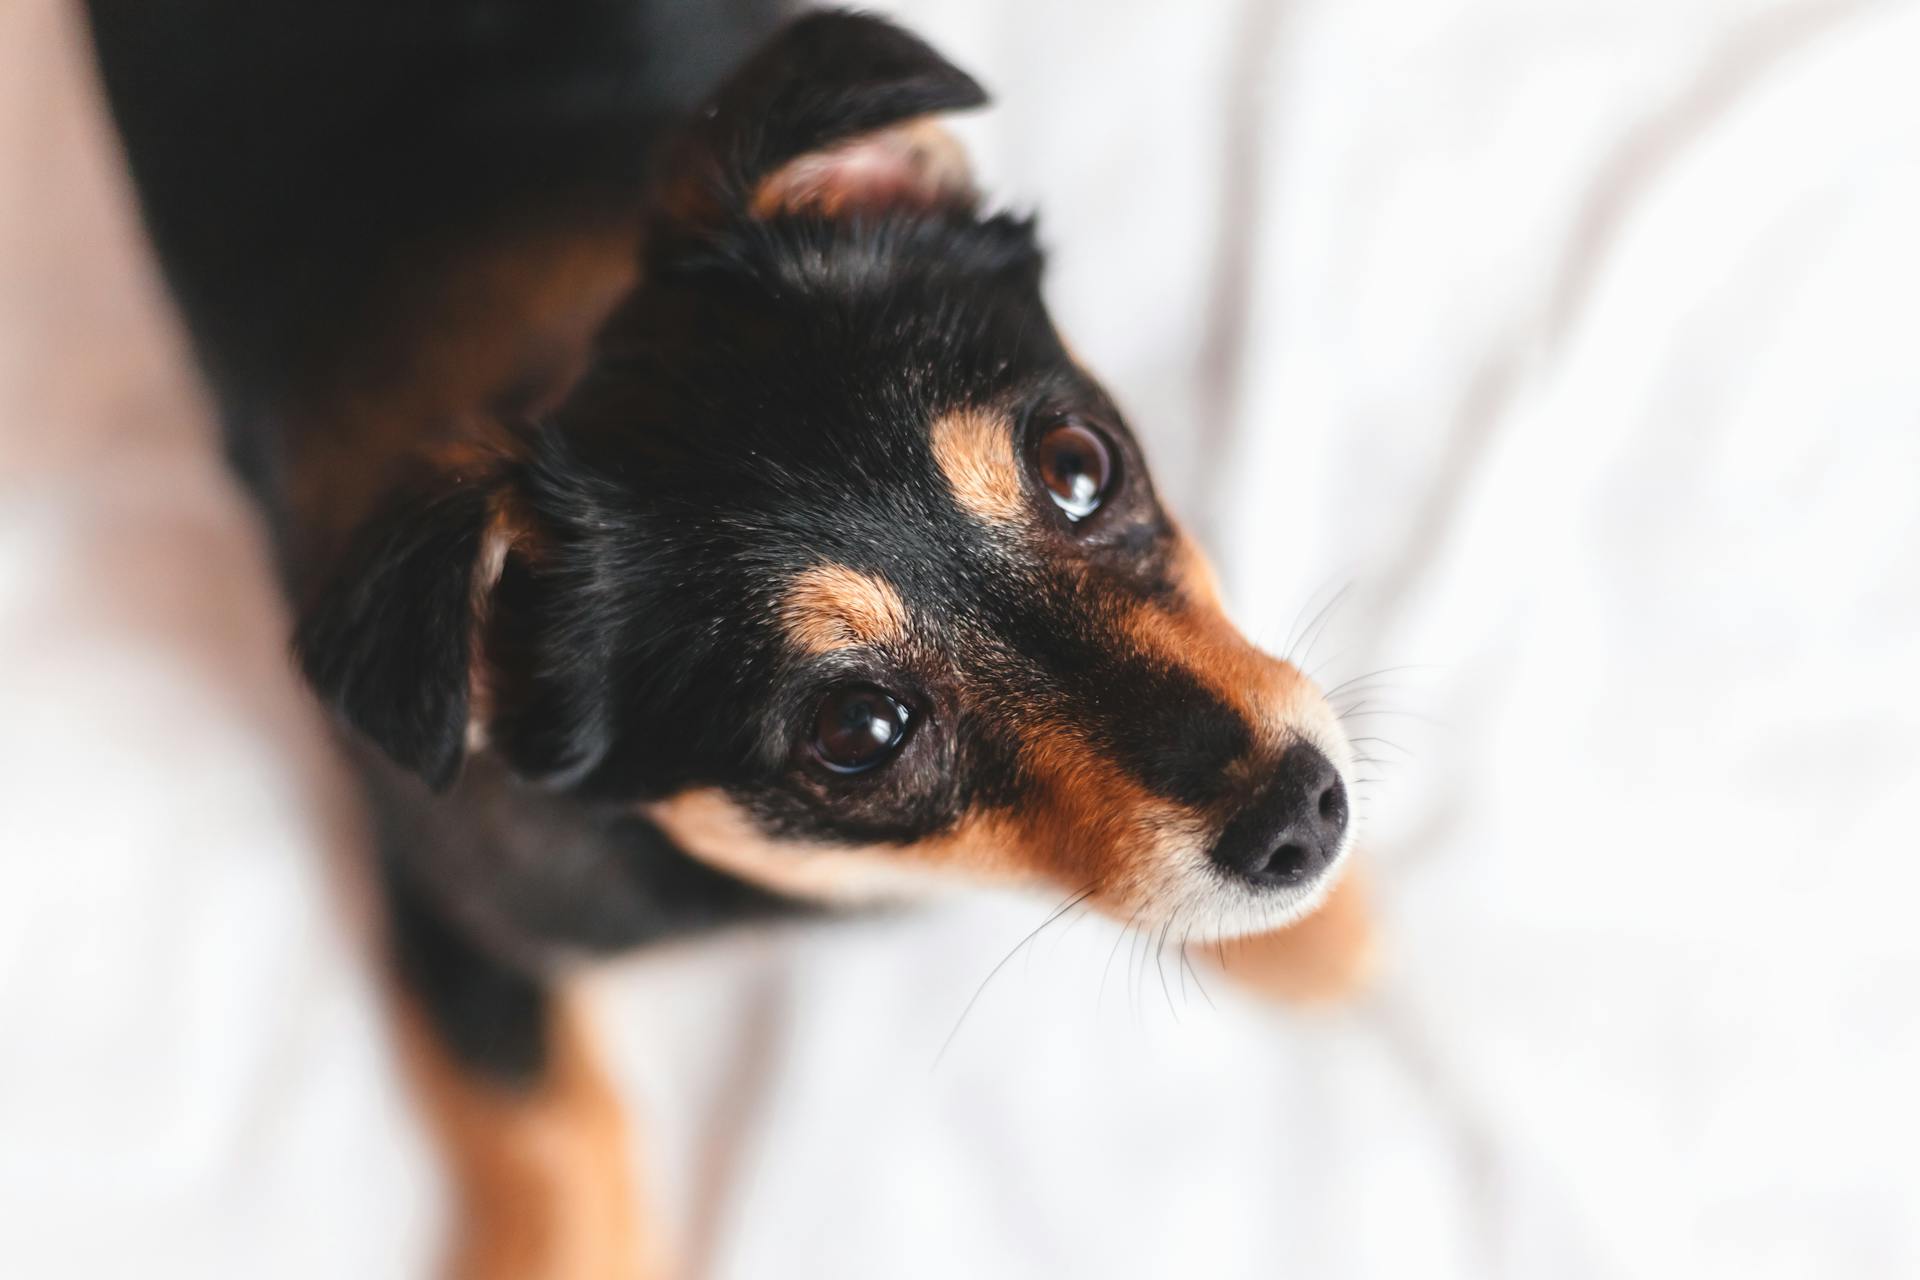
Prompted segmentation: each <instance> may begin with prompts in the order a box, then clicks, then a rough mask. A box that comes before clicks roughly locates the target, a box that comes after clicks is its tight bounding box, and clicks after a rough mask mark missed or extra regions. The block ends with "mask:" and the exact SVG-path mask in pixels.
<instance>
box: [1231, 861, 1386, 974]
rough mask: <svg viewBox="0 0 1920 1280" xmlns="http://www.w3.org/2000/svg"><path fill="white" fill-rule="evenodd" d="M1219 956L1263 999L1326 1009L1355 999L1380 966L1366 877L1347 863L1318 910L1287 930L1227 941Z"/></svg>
mask: <svg viewBox="0 0 1920 1280" xmlns="http://www.w3.org/2000/svg"><path fill="white" fill-rule="evenodd" d="M1221 951H1222V953H1223V955H1224V957H1225V961H1226V964H1225V968H1226V972H1227V975H1228V976H1229V977H1231V978H1232V979H1233V980H1234V981H1236V982H1239V983H1241V984H1242V985H1244V986H1246V987H1248V988H1249V989H1251V990H1254V991H1257V992H1259V993H1260V994H1262V995H1265V996H1271V997H1273V998H1275V999H1279V1000H1285V1001H1288V1002H1290V1003H1294V1004H1322V1003H1331V1002H1333V1001H1338V1000H1344V999H1349V998H1351V997H1353V996H1355V995H1357V994H1358V993H1359V992H1360V991H1361V990H1362V989H1364V988H1365V987H1366V986H1367V984H1368V983H1369V981H1370V980H1371V979H1372V977H1373V974H1374V971H1375V969H1376V967H1377V962H1378V953H1377V950H1376V948H1375V945H1374V931H1373V915H1372V912H1371V909H1370V907H1369V904H1368V900H1367V882H1366V876H1365V874H1364V873H1363V872H1362V869H1361V868H1360V867H1358V866H1356V865H1354V859H1352V858H1348V859H1347V864H1346V867H1345V870H1344V871H1343V872H1342V873H1341V876H1340V879H1339V881H1338V882H1337V883H1336V884H1335V885H1334V886H1333V891H1332V893H1330V894H1329V895H1328V896H1327V900H1326V901H1325V902H1324V903H1322V904H1321V905H1320V907H1319V909H1318V910H1316V911H1314V912H1313V913H1312V914H1311V915H1309V916H1307V917H1306V918H1305V919H1303V920H1301V921H1299V922H1298V923H1295V924H1292V925H1289V926H1287V927H1286V928H1284V929H1277V930H1275V931H1274V932H1272V933H1264V934H1259V935H1257V936H1255V937H1251V938H1242V939H1240V940H1239V941H1236V942H1229V943H1227V944H1226V945H1225V946H1224V947H1222V948H1221Z"/></svg>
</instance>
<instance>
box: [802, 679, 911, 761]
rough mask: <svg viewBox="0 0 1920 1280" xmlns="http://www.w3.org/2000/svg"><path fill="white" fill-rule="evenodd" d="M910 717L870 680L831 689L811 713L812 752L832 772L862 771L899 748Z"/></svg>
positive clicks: (896, 702) (903, 739)
mask: <svg viewBox="0 0 1920 1280" xmlns="http://www.w3.org/2000/svg"><path fill="white" fill-rule="evenodd" d="M910 719H911V716H910V715H909V713H908V711H907V709H906V707H905V706H903V705H902V704H901V703H900V701H899V700H898V699H896V698H895V697H894V696H893V695H892V694H890V693H887V692H885V691H883V690H880V689H876V688H874V687H873V686H872V685H870V684H853V685H847V686H846V687H845V688H842V689H835V690H834V691H833V692H832V693H829V694H828V695H827V696H826V697H824V698H822V699H821V700H820V709H819V711H818V712H816V713H815V716H814V722H813V751H814V754H815V755H817V756H819V757H820V762H821V763H822V764H824V765H826V766H827V767H828V768H829V769H832V770H833V771H834V772H836V773H862V772H865V771H866V770H868V769H871V768H873V767H874V766H875V765H877V764H879V763H881V762H882V761H884V760H886V759H887V757H889V756H891V755H892V754H893V753H894V752H895V751H898V750H899V749H900V744H901V743H902V742H903V741H905V739H906V736H907V723H908V721H909V720H910Z"/></svg>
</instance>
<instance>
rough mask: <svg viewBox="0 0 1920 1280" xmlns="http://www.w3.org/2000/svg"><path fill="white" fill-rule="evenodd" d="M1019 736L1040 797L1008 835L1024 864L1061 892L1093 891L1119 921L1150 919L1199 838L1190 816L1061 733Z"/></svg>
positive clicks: (1038, 729) (1036, 729)
mask: <svg viewBox="0 0 1920 1280" xmlns="http://www.w3.org/2000/svg"><path fill="white" fill-rule="evenodd" d="M1024 737H1025V741H1024V743H1023V747H1024V751H1025V756H1024V758H1025V762H1026V765H1027V768H1028V770H1029V771H1030V772H1031V774H1032V775H1033V777H1034V779H1035V781H1036V782H1037V783H1038V790H1039V795H1038V797H1037V798H1036V799H1035V800H1034V801H1033V802H1032V803H1029V804H1028V805H1026V806H1024V807H1023V808H1022V810H1021V811H1020V812H1019V813H1018V814H1017V816H1016V819H1015V821H1016V823H1017V826H1015V827H1014V829H1013V830H1012V832H1011V833H1010V834H1011V835H1012V838H1013V840H1014V843H1015V845H1016V846H1017V847H1018V848H1019V849H1020V850H1021V851H1022V856H1023V858H1024V860H1025V861H1027V862H1028V864H1029V865H1031V866H1032V867H1034V869H1035V870H1036V871H1039V872H1041V873H1043V874H1044V875H1046V876H1047V878H1049V879H1051V880H1053V881H1054V882H1055V883H1056V884H1058V885H1060V886H1061V887H1062V888H1064V889H1069V890H1077V889H1080V888H1083V887H1089V886H1090V887H1092V889H1093V890H1094V893H1093V900H1094V902H1095V903H1096V904H1097V905H1099V906H1100V907H1101V908H1102V909H1103V910H1105V911H1106V912H1107V913H1108V914H1109V915H1112V916H1113V917H1114V918H1116V919H1121V920H1124V919H1127V918H1128V917H1129V916H1130V915H1132V914H1133V913H1134V912H1135V911H1141V912H1143V913H1144V915H1146V916H1151V915H1152V910H1151V907H1152V903H1153V901H1154V900H1155V899H1156V898H1157V897H1159V896H1160V895H1162V894H1163V893H1164V892H1165V891H1166V890H1167V889H1169V888H1170V887H1172V885H1173V883H1174V882H1175V881H1176V880H1177V879H1178V878H1179V877H1180V875H1181V872H1182V868H1181V858H1180V854H1179V851H1180V850H1181V849H1183V848H1187V847H1190V846H1191V845H1192V844H1193V843H1194V842H1195V841H1196V839H1197V838H1198V835H1199V833H1198V832H1197V830H1196V824H1195V822H1194V820H1193V818H1192V816H1191V815H1188V814H1185V813H1183V812H1181V811H1180V810H1179V809H1178V808H1177V807H1176V806H1174V805H1171V804H1169V803H1168V802H1166V801H1165V800H1162V799H1160V798H1159V797H1157V796H1154V795H1153V794H1151V793H1150V792H1148V791H1147V790H1146V789H1145V788H1144V787H1142V786H1141V785H1140V784H1139V783H1137V782H1135V781H1134V780H1133V779H1132V778H1131V777H1129V776H1128V775H1127V774H1126V773H1125V772H1124V771H1123V770H1122V769H1120V768H1119V766H1117V765H1116V764H1114V763H1113V762H1112V761H1110V760H1108V759H1107V758H1106V757H1105V756H1103V755H1101V754H1100V753H1099V752H1097V751H1096V750H1094V749H1093V748H1092V747H1091V746H1090V745H1088V744H1087V743H1086V742H1085V741H1083V740H1082V739H1081V738H1080V737H1079V735H1077V734H1075V733H1073V732H1071V731H1069V730H1067V729H1066V728H1064V727H1062V726H1057V725H1038V726H1031V727H1029V728H1028V729H1027V731H1026V733H1025V735H1024Z"/></svg>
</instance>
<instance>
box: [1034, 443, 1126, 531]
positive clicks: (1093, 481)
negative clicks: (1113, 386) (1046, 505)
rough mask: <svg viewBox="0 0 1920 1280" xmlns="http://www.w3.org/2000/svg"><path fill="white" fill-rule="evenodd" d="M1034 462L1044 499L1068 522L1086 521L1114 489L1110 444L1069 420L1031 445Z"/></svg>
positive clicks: (1112, 459) (1112, 457)
mask: <svg viewBox="0 0 1920 1280" xmlns="http://www.w3.org/2000/svg"><path fill="white" fill-rule="evenodd" d="M1033 463H1034V467H1035V468H1036V469H1037V470H1038V471H1039V473H1040V483H1041V484H1043V485H1045V486H1046V489H1047V496H1048V497H1049V498H1052V499H1053V505H1054V506H1056V507H1059V508H1060V509H1061V510H1062V511H1064V512H1066V513H1067V519H1069V520H1085V519H1086V518H1087V517H1088V516H1090V515H1092V514H1093V513H1094V512H1095V511H1098V510H1099V509H1100V504H1101V503H1102V502H1105V501H1106V499H1107V493H1108V491H1109V490H1111V489H1112V488H1113V473H1114V469H1115V468H1114V456H1113V445H1112V444H1110V443H1108V441H1107V438H1106V437H1105V436H1104V435H1101V434H1100V433H1099V432H1098V431H1096V430H1094V429H1093V428H1092V427H1089V426H1087V425H1085V424H1084V423H1081V422H1077V421H1074V420H1072V419H1069V420H1067V421H1065V422H1062V423H1060V424H1059V425H1058V426H1054V427H1049V428H1048V429H1047V431H1046V433H1045V434H1043V435H1042V436H1041V437H1040V440H1039V442H1038V443H1037V444H1035V446H1034V450H1033Z"/></svg>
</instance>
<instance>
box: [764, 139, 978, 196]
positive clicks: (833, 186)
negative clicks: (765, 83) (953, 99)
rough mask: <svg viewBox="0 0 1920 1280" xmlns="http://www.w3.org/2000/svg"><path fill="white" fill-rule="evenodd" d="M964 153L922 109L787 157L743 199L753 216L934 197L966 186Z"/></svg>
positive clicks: (969, 175) (958, 192)
mask: <svg viewBox="0 0 1920 1280" xmlns="http://www.w3.org/2000/svg"><path fill="white" fill-rule="evenodd" d="M972 185H973V177H972V173H971V172H970V169H969V166H968V164H967V156H966V152H965V151H964V150H963V149H962V148H961V146H960V143H959V141H958V140H957V139H955V138H954V136H953V135H952V134H951V133H949V132H948V131H947V130H946V129H945V128H944V127H943V126H941V125H940V124H939V122H937V121H936V120H934V119H933V118H931V117H927V116H922V117H921V118H919V119H917V120H909V121H906V122H905V123H903V124H898V125H893V126H891V127H889V128H886V129H878V130H875V131H874V132H872V133H867V134H862V135H861V136H859V137H857V138H852V139H849V140H848V141H846V142H843V143H840V144H839V145H838V146H834V147H829V148H827V149H825V150H823V151H816V152H813V153H812V154H810V155H804V156H800V157H799V158H798V159H795V160H790V161H788V162H787V163H786V164H784V165H782V166H781V167H780V168H778V169H776V170H774V172H773V173H771V174H769V175H767V177H765V178H763V179H761V181H760V185H759V186H758V187H756V188H754V192H753V197H752V199H751V200H750V201H749V203H748V207H749V209H751V211H752V213H753V216H754V217H756V218H771V217H774V216H775V215H777V214H782V213H801V212H806V213H818V214H822V215H824V216H826V217H835V216H838V215H840V214H844V213H850V212H853V211H854V210H857V209H866V208H876V207H881V206H886V205H906V204H914V205H925V204H932V203H933V202H934V201H936V200H939V199H941V198H943V197H946V196H952V195H965V194H966V193H968V192H969V191H971V189H972Z"/></svg>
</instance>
